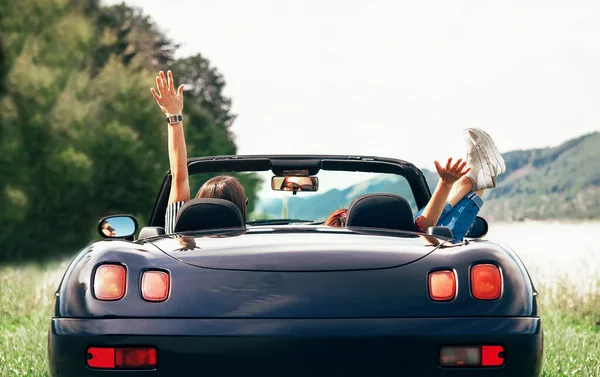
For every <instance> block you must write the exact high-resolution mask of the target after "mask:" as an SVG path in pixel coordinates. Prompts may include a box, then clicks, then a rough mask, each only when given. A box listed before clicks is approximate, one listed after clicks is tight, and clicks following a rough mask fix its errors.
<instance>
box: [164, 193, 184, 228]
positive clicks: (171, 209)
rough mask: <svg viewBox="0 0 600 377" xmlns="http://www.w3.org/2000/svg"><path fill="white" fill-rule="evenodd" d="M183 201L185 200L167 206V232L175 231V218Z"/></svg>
mask: <svg viewBox="0 0 600 377" xmlns="http://www.w3.org/2000/svg"><path fill="white" fill-rule="evenodd" d="M183 203H185V201H181V202H175V203H171V204H169V205H168V206H167V212H166V213H165V233H167V234H170V233H175V219H176V218H177V212H179V210H180V209H181V206H183Z"/></svg>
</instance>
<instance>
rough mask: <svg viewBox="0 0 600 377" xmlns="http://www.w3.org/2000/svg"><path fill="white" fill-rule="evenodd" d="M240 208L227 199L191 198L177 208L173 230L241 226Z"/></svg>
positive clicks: (242, 224) (242, 222)
mask: <svg viewBox="0 0 600 377" xmlns="http://www.w3.org/2000/svg"><path fill="white" fill-rule="evenodd" d="M245 225H246V224H244V219H243V217H242V212H241V211H240V209H239V208H238V207H237V206H236V205H235V204H234V203H233V202H230V201H229V200H224V199H212V198H211V199H209V198H201V199H192V200H189V201H187V202H185V204H184V205H183V206H181V208H180V209H179V212H178V213H177V218H176V219H175V232H185V231H188V230H204V229H219V228H236V227H243V226H245Z"/></svg>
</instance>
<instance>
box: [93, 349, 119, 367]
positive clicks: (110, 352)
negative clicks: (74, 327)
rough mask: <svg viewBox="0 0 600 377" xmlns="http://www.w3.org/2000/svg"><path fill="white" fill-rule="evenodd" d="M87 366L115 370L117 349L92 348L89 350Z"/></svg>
mask: <svg viewBox="0 0 600 377" xmlns="http://www.w3.org/2000/svg"><path fill="white" fill-rule="evenodd" d="M87 366H88V367H90V368H99V369H114V368H115V349H114V348H99V347H90V348H88V350H87Z"/></svg>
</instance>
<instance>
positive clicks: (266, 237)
mask: <svg viewBox="0 0 600 377" xmlns="http://www.w3.org/2000/svg"><path fill="white" fill-rule="evenodd" d="M152 243H153V244H154V245H155V246H157V247H158V248H159V249H161V250H162V251H163V252H165V253H167V254H168V255H170V256H171V257H173V258H176V259H178V260H180V261H182V262H184V263H187V264H189V265H194V266H197V267H203V268H211V269H223V270H245V271H298V272H299V271H344V270H367V269H381V268H391V267H398V266H402V265H405V264H409V263H412V262H414V261H416V260H419V259H421V258H423V257H424V256H426V255H427V254H429V253H431V252H432V251H433V250H435V248H436V246H433V245H432V244H431V242H430V241H428V239H427V238H425V237H420V236H416V235H414V234H410V233H404V234H403V233H399V234H396V235H393V236H391V235H374V234H360V233H354V232H320V231H315V230H312V231H298V230H296V231H290V232H288V231H279V232H276V231H272V232H268V231H260V232H252V231H249V232H234V233H222V234H202V235H198V234H194V235H191V234H188V235H170V236H167V237H164V238H160V239H154V240H152Z"/></svg>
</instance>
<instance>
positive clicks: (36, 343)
mask: <svg viewBox="0 0 600 377" xmlns="http://www.w3.org/2000/svg"><path fill="white" fill-rule="evenodd" d="M66 266H67V264H66V263H60V264H58V263H54V264H49V265H44V266H37V265H28V266H19V267H11V266H4V267H0V336H1V338H0V376H2V377H9V376H10V377H13V376H15V377H17V376H19V377H20V376H28V377H29V376H31V377H34V376H35V377H38V376H39V377H41V376H47V375H48V373H47V361H46V347H47V344H46V342H47V332H48V326H49V319H50V316H51V309H52V303H53V293H54V290H55V289H56V287H57V286H58V284H59V282H60V279H61V277H62V273H63V272H64V270H65V269H66ZM584 288H586V290H585V291H584V290H582V289H581V287H579V288H578V289H576V288H574V287H573V286H572V285H570V283H569V282H568V280H566V279H563V280H560V281H558V282H554V283H553V284H552V285H548V286H546V285H541V286H538V290H539V291H540V306H541V309H542V318H543V321H544V335H545V337H544V376H545V377H567V376H568V377H571V376H581V377H594V376H597V377H600V332H599V328H600V326H598V325H596V322H597V321H600V279H599V280H597V281H590V282H589V284H588V286H587V287H584Z"/></svg>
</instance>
